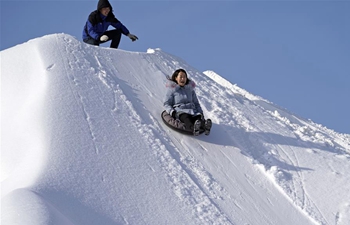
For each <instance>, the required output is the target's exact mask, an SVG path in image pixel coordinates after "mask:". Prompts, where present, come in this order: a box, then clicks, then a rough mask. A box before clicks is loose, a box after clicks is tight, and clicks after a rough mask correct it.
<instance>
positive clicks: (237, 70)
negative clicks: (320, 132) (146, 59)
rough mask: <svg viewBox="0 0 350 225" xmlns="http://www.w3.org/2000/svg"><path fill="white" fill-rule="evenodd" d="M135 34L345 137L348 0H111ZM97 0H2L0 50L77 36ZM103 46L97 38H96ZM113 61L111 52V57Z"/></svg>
mask: <svg viewBox="0 0 350 225" xmlns="http://www.w3.org/2000/svg"><path fill="white" fill-rule="evenodd" d="M110 2H111V4H112V6H113V8H114V13H115V15H116V16H117V18H118V19H119V20H120V21H122V22H123V23H124V25H125V26H126V27H127V28H128V29H129V30H130V32H131V33H133V34H135V35H137V36H138V37H139V40H138V41H137V42H131V41H130V40H129V39H128V38H127V37H123V38H122V41H121V44H120V48H121V49H125V50H128V51H140V52H145V51H146V50H147V48H161V49H162V50H163V51H165V52H168V53H171V54H173V55H176V56H178V57H180V58H182V59H184V60H185V61H187V62H188V63H189V64H190V65H192V66H193V67H195V68H196V69H198V70H200V71H205V70H213V71H215V72H216V73H218V74H219V75H221V76H223V77H224V78H226V79H227V80H229V81H231V82H232V83H236V84H237V85H238V86H240V87H241V88H244V89H246V90H247V91H249V92H251V93H252V94H255V95H259V96H261V97H263V98H265V99H267V100H269V101H272V102H274V103H275V104H277V105H279V106H281V107H284V108H286V109H288V110H289V111H291V112H294V113H295V114H297V115H299V116H302V117H304V118H309V119H311V120H313V121H314V122H316V123H320V124H322V125H324V126H326V127H328V128H330V129H333V130H335V131H337V132H340V133H347V134H350V119H349V115H350V100H349V98H350V88H349V84H350V41H349V40H350V29H349V24H350V13H349V12H350V2H349V1H110ZM96 5H97V1H43V0H42V1H16V0H11V1H3V0H1V50H4V49H7V48H9V47H13V46H15V45H17V44H21V43H24V42H26V41H28V40H30V39H33V38H37V37H41V36H44V35H46V34H52V33H67V34H70V35H72V36H75V37H76V38H77V39H78V40H81V33H82V29H83V26H84V24H85V21H86V19H87V17H88V15H89V13H90V12H91V11H93V10H94V9H95V8H96ZM104 46H105V45H104ZM116 60H118V59H116Z"/></svg>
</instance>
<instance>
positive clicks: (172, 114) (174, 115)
mask: <svg viewBox="0 0 350 225" xmlns="http://www.w3.org/2000/svg"><path fill="white" fill-rule="evenodd" d="M171 116H172V117H174V118H176V111H175V110H174V111H173V112H172V113H171Z"/></svg>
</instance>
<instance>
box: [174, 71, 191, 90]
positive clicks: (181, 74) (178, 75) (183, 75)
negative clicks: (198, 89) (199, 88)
mask: <svg viewBox="0 0 350 225" xmlns="http://www.w3.org/2000/svg"><path fill="white" fill-rule="evenodd" d="M171 80H172V81H174V82H176V83H177V84H178V85H180V86H185V85H186V84H188V82H189V79H188V77H187V72H186V71H185V70H184V69H177V70H175V72H174V73H173V75H172V76H171Z"/></svg>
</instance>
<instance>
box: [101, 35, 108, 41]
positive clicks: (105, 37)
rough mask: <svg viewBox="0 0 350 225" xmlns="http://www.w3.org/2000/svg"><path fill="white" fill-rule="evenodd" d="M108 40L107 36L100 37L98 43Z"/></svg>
mask: <svg viewBox="0 0 350 225" xmlns="http://www.w3.org/2000/svg"><path fill="white" fill-rule="evenodd" d="M107 40H108V36H107V35H102V36H101V37H100V41H107Z"/></svg>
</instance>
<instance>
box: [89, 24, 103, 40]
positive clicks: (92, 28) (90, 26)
mask: <svg viewBox="0 0 350 225" xmlns="http://www.w3.org/2000/svg"><path fill="white" fill-rule="evenodd" d="M86 29H87V33H88V34H89V35H90V37H92V38H93V39H95V40H98V39H99V38H100V35H99V34H98V33H96V31H95V29H94V27H93V25H92V24H91V22H90V21H89V20H88V21H87V22H86Z"/></svg>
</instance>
